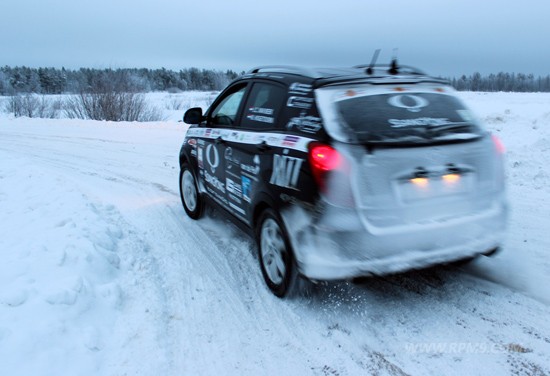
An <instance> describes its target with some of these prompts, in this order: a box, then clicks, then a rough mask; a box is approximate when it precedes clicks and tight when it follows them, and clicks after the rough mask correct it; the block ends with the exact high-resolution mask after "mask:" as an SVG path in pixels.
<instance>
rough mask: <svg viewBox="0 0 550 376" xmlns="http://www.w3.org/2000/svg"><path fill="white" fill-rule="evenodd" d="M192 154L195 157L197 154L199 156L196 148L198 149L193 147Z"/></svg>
mask: <svg viewBox="0 0 550 376" xmlns="http://www.w3.org/2000/svg"><path fill="white" fill-rule="evenodd" d="M191 155H192V156H193V157H196V156H197V150H196V149H192V150H191Z"/></svg>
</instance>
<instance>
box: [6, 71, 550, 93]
mask: <svg viewBox="0 0 550 376" xmlns="http://www.w3.org/2000/svg"><path fill="white" fill-rule="evenodd" d="M238 75H239V74H238V73H237V72H234V71H232V70H227V71H225V72H223V71H215V70H208V69H198V68H187V69H182V70H179V71H173V70H169V69H165V68H161V69H145V68H143V69H116V70H114V69H90V68H80V69H78V70H71V69H65V68H61V69H57V68H29V67H14V68H12V67H9V66H4V67H1V68H0V95H14V94H18V93H37V94H65V93H69V94H76V93H82V92H87V91H88V90H90V89H91V88H93V87H94V82H97V81H99V80H103V79H104V78H105V77H113V76H116V77H117V80H119V81H123V82H124V85H123V86H124V88H125V90H129V91H133V92H150V91H168V92H178V91H186V90H203V91H207V90H212V91H218V90H221V89H223V88H224V87H225V86H226V85H227V84H228V83H229V82H231V81H232V80H233V79H235V78H236V77H237V76H238ZM446 79H447V80H449V82H450V83H451V85H452V86H453V87H455V88H456V89H457V90H460V91H489V92H495V91H497V92H498V91H505V92H550V75H547V76H544V77H543V76H537V77H535V76H534V75H533V74H523V73H504V72H500V73H497V74H489V75H481V74H480V73H474V74H472V75H469V76H466V75H463V76H461V77H459V78H454V77H452V78H451V77H446Z"/></svg>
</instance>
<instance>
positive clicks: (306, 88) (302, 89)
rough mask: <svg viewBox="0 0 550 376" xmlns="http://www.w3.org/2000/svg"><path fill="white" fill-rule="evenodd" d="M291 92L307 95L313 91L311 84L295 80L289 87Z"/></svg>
mask: <svg viewBox="0 0 550 376" xmlns="http://www.w3.org/2000/svg"><path fill="white" fill-rule="evenodd" d="M288 92H289V93H290V94H298V95H307V94H309V93H311V85H308V84H301V83H299V82H294V83H292V84H290V87H289V89H288Z"/></svg>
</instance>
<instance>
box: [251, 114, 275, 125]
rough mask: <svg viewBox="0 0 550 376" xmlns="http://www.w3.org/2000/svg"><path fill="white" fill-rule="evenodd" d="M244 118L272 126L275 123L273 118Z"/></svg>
mask: <svg viewBox="0 0 550 376" xmlns="http://www.w3.org/2000/svg"><path fill="white" fill-rule="evenodd" d="M246 118H247V119H249V120H252V121H258V122H260V123H268V124H273V123H274V122H275V119H274V118H272V117H270V116H263V115H247V116H246Z"/></svg>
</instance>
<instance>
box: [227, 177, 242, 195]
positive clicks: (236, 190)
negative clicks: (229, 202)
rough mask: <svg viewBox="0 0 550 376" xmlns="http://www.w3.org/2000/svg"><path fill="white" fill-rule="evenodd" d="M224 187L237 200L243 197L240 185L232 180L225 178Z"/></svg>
mask: <svg viewBox="0 0 550 376" xmlns="http://www.w3.org/2000/svg"><path fill="white" fill-rule="evenodd" d="M225 187H226V189H227V192H229V193H231V194H233V195H235V196H236V197H238V198H241V197H242V195H243V192H242V187H241V185H240V184H237V183H235V181H234V180H233V179H229V178H226V179H225Z"/></svg>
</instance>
